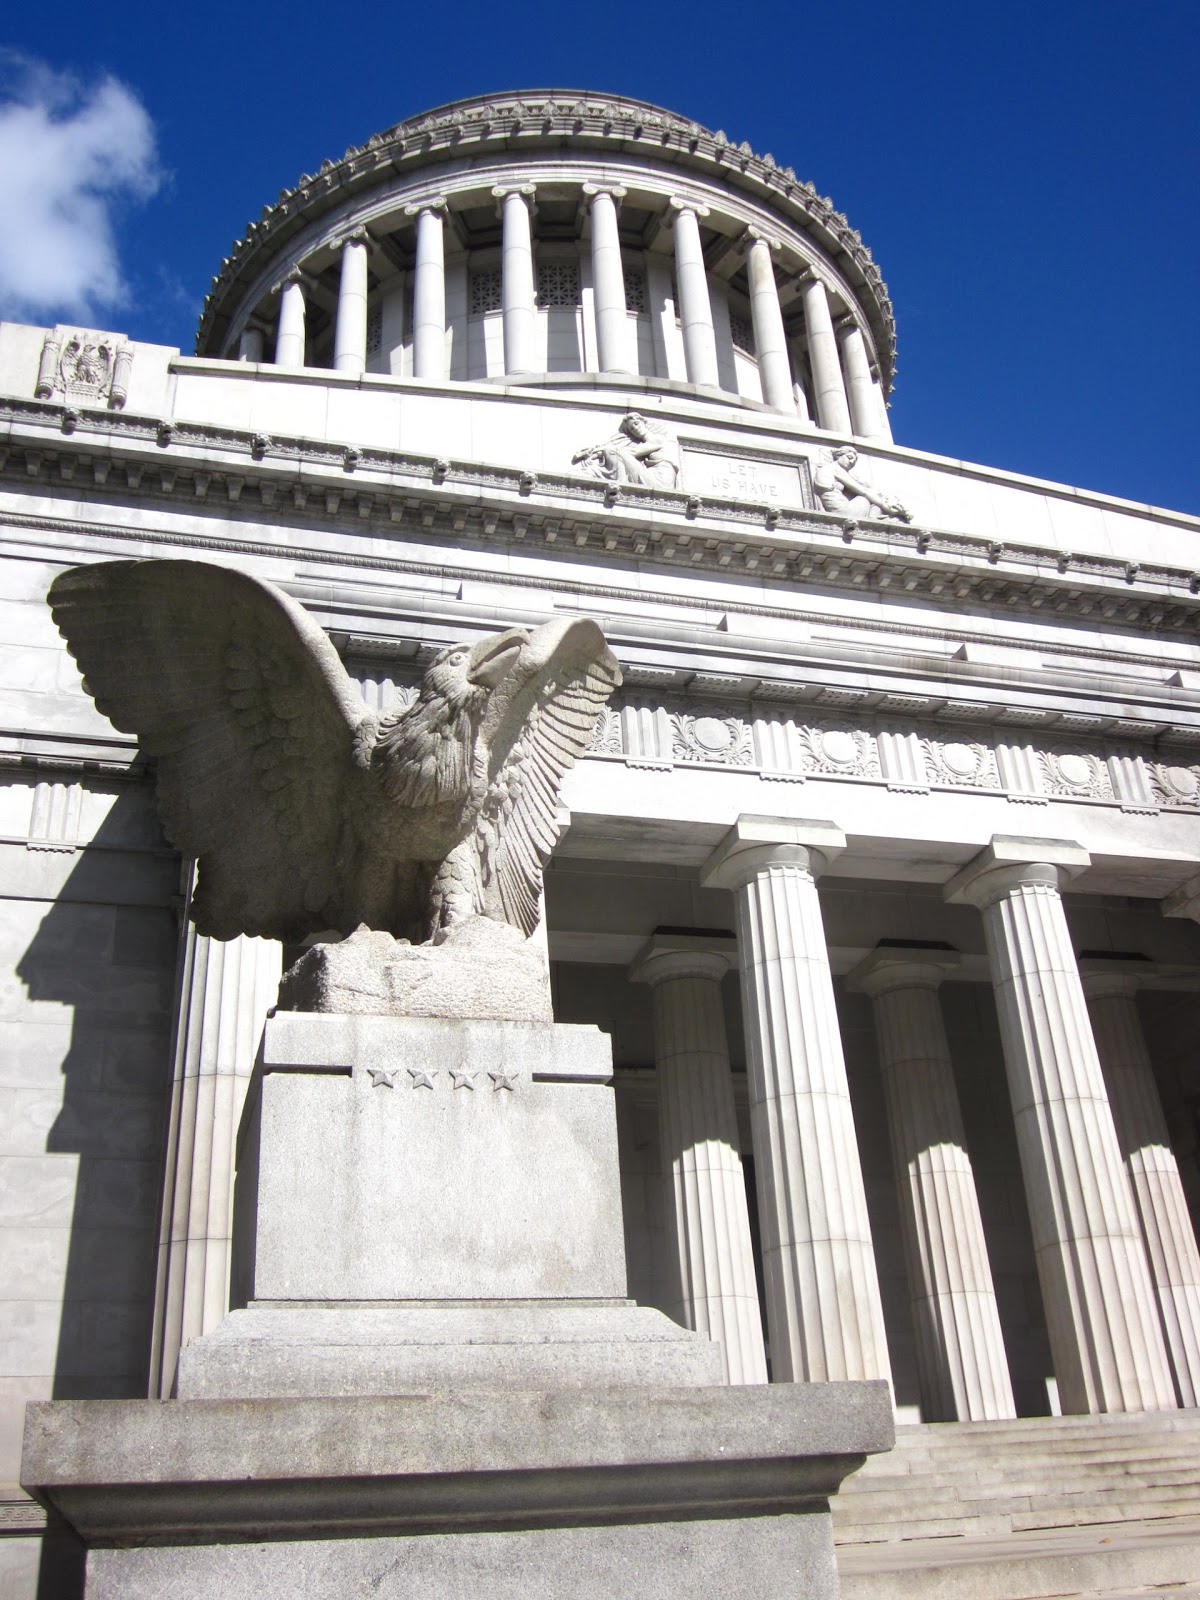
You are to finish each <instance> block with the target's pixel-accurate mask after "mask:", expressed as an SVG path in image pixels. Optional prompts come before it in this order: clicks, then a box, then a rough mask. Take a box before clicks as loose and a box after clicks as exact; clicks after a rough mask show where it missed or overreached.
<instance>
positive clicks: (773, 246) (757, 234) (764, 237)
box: [738, 227, 783, 256]
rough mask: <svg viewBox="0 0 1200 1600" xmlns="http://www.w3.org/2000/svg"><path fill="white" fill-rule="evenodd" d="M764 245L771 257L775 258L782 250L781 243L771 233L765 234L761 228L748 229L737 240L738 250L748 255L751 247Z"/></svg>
mask: <svg viewBox="0 0 1200 1600" xmlns="http://www.w3.org/2000/svg"><path fill="white" fill-rule="evenodd" d="M756 244H765V245H766V247H767V249H768V250H769V251H770V252H771V254H772V255H773V256H777V255H778V254H779V253H780V251H781V250H782V249H783V243H782V241H781V240H780V239H777V238H776V236H775V235H774V234H773V233H765V232H764V231H763V229H762V228H755V227H749V228H747V229H746V230H745V231H744V232H743V233H742V235H741V237H740V238H739V239H738V249H739V250H740V251H741V252H742V253H743V254H744V255H749V253H750V249H751V247H752V246H753V245H756Z"/></svg>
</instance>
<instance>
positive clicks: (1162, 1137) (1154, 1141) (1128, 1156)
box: [1083, 971, 1200, 1406]
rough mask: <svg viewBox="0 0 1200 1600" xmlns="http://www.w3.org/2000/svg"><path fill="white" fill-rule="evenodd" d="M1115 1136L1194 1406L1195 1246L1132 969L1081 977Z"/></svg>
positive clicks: (1181, 1395) (1199, 1312)
mask: <svg viewBox="0 0 1200 1600" xmlns="http://www.w3.org/2000/svg"><path fill="white" fill-rule="evenodd" d="M1083 987H1084V992H1085V993H1086V995H1087V1001H1088V1011H1089V1012H1090V1013H1091V1018H1092V1032H1093V1034H1094V1036H1095V1040H1096V1049H1097V1051H1098V1052H1099V1055H1100V1065H1101V1067H1102V1068H1103V1070H1104V1081H1105V1083H1106V1084H1107V1086H1108V1100H1109V1104H1110V1106H1111V1107H1112V1114H1113V1122H1114V1123H1115V1124H1116V1129H1117V1140H1118V1142H1119V1144H1120V1146H1121V1155H1122V1156H1123V1158H1124V1161H1125V1171H1126V1173H1127V1174H1128V1176H1129V1186H1130V1188H1131V1190H1132V1191H1133V1204H1134V1210H1135V1211H1136V1213H1137V1219H1138V1223H1139V1225H1140V1227H1141V1231H1142V1240H1143V1242H1144V1244H1145V1246H1146V1257H1147V1260H1148V1261H1149V1265H1150V1276H1151V1279H1152V1280H1153V1283H1154V1297H1155V1302H1156V1304H1157V1306H1158V1318H1159V1322H1160V1323H1161V1325H1162V1331H1163V1338H1164V1340H1165V1342H1166V1346H1167V1359H1168V1361H1169V1362H1170V1363H1171V1372H1172V1374H1173V1376H1174V1378H1175V1393H1176V1396H1177V1398H1178V1400H1179V1404H1180V1405H1181V1406H1196V1405H1200V1251H1198V1250H1197V1248H1196V1234H1195V1230H1194V1229H1193V1227H1192V1219H1191V1217H1190V1215H1189V1213H1188V1205H1187V1199H1186V1197H1185V1195H1184V1192H1183V1183H1182V1181H1181V1179H1180V1176H1179V1164H1178V1163H1177V1161H1176V1160H1175V1152H1174V1151H1173V1150H1172V1148H1171V1137H1170V1134H1169V1133H1168V1132H1167V1121H1166V1118H1165V1117H1164V1116H1163V1109H1162V1101H1161V1100H1160V1099H1159V1094H1158V1085H1157V1084H1156V1083H1155V1081H1154V1068H1153V1066H1152V1065H1151V1063H1150V1054H1149V1051H1148V1050H1147V1048H1146V1037H1145V1034H1144V1033H1143V1032H1142V1024H1141V1021H1140V1020H1139V1018H1138V1014H1137V1004H1136V1001H1135V999H1134V996H1135V995H1136V993H1137V987H1138V980H1137V978H1136V977H1135V976H1133V975H1132V974H1119V973H1104V972H1094V971H1093V972H1087V973H1085V974H1084V977H1083Z"/></svg>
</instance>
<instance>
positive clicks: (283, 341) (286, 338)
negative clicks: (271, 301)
mask: <svg viewBox="0 0 1200 1600" xmlns="http://www.w3.org/2000/svg"><path fill="white" fill-rule="evenodd" d="M304 311H305V305H304V282H303V279H302V278H301V276H300V274H299V273H298V272H293V273H292V274H291V275H290V276H289V277H287V278H285V279H284V282H283V287H282V289H281V290H280V293H279V330H278V332H277V333H276V335H275V365H276V366H277V367H302V366H303V365H304Z"/></svg>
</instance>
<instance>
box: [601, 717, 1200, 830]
mask: <svg viewBox="0 0 1200 1600" xmlns="http://www.w3.org/2000/svg"><path fill="white" fill-rule="evenodd" d="M666 698H667V699H669V701H670V702H671V703H663V702H662V701H659V702H658V703H655V702H654V699H653V697H651V698H649V699H639V701H638V702H637V703H636V704H626V705H625V706H624V707H622V708H619V709H616V710H614V709H613V708H611V707H606V708H605V710H604V712H603V713H602V714H601V716H600V717H598V718H597V721H596V727H595V730H594V732H593V735H592V742H591V745H590V746H589V754H592V755H602V756H620V757H624V759H625V760H626V761H627V762H628V763H629V764H630V765H632V766H638V767H660V768H662V769H664V770H669V769H670V768H671V767H672V766H675V765H681V766H686V765H693V764H696V765H705V766H710V767H732V768H739V769H741V770H743V771H746V770H749V771H754V772H758V773H759V774H760V775H761V776H762V777H763V778H767V779H771V780H773V781H788V782H792V783H803V782H805V780H806V779H807V778H816V777H819V778H845V779H850V780H853V781H856V782H860V783H861V782H867V783H880V784H886V785H887V787H888V788H889V789H892V790H900V791H907V792H917V793H920V792H924V791H926V790H927V789H929V788H934V789H962V790H977V791H990V792H992V793H1006V794H1007V795H1008V797H1009V799H1010V800H1016V801H1024V802H1027V803H1030V804H1037V805H1048V804H1050V803H1051V802H1054V801H1059V802H1070V801H1086V802H1089V803H1093V804H1095V803H1100V804H1103V805H1119V806H1121V808H1122V809H1123V810H1126V811H1153V810H1155V809H1157V807H1158V806H1159V805H1162V806H1173V807H1177V808H1180V809H1185V810H1192V811H1200V764H1197V765H1182V764H1170V763H1164V762H1154V763H1150V762H1145V761H1143V759H1142V758H1141V757H1140V756H1137V755H1133V754H1129V753H1121V754H1119V755H1114V754H1113V753H1112V752H1111V751H1110V750H1106V749H1104V748H1103V746H1101V745H1099V744H1098V745H1097V746H1096V747H1095V748H1093V747H1091V746H1089V745H1086V744H1082V743H1079V742H1076V741H1073V742H1071V743H1069V744H1068V743H1064V742H1061V741H1058V742H1051V741H1050V740H1049V739H1047V740H1045V741H1044V742H1039V743H1034V742H1032V741H1030V742H1023V741H1014V740H1012V739H1011V737H1010V738H1004V737H1000V738H997V739H996V740H994V741H990V740H988V739H986V738H976V739H966V738H960V739H955V738H952V737H950V738H947V737H944V736H942V735H943V732H951V731H952V730H940V729H938V728H937V727H936V726H931V725H930V724H929V723H925V724H923V725H922V724H920V723H916V722H913V723H900V722H898V721H897V720H896V719H895V718H894V717H887V718H884V719H882V720H879V719H878V718H877V717H871V716H870V715H869V714H864V716H863V718H862V720H861V721H859V720H858V719H855V718H853V717H852V716H846V717H843V718H839V719H838V720H836V721H835V720H833V719H825V718H820V719H818V718H816V717H813V716H811V714H810V715H809V716H805V715H804V714H803V713H801V714H800V715H799V716H797V715H796V713H795V712H794V711H793V712H791V713H790V714H789V712H788V711H785V710H784V709H783V708H777V709H774V710H772V709H771V708H768V707H763V708H762V709H761V710H760V709H759V707H758V705H757V703H755V704H754V707H753V709H751V708H750V707H749V706H746V707H745V709H744V710H732V709H731V708H730V707H729V705H728V704H726V705H723V706H722V705H718V704H716V703H714V704H712V705H711V707H710V706H708V705H706V704H705V697H704V696H703V695H700V696H697V697H696V699H695V700H694V701H689V700H687V699H686V698H685V697H678V698H677V697H675V696H668V697H666ZM1114 761H1115V762H1118V763H1119V765H1120V781H1119V782H1118V781H1117V779H1115V778H1114V775H1113V763H1114Z"/></svg>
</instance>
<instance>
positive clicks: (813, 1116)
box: [702, 816, 891, 1382]
mask: <svg viewBox="0 0 1200 1600" xmlns="http://www.w3.org/2000/svg"><path fill="white" fill-rule="evenodd" d="M844 845H845V836H844V835H843V834H842V833H841V831H840V830H839V829H837V828H835V827H834V826H833V824H832V823H828V822H794V821H788V820H784V819H777V818H772V817H750V816H743V817H740V818H739V819H738V821H737V822H736V823H735V824H734V826H733V827H732V828H731V829H730V831H729V833H728V834H727V835H726V836H725V839H724V840H723V841H722V843H721V844H720V845H719V846H718V847H717V849H716V851H715V852H714V853H713V855H712V856H711V857H710V858H709V861H708V864H707V866H706V867H705V868H704V873H703V880H702V881H703V883H704V885H705V887H706V888H722V889H731V890H732V891H733V894H734V902H735V906H736V911H737V932H738V946H739V950H740V953H741V963H742V1008H743V1011H744V1014H745V1025H746V1045H747V1058H748V1059H747V1065H748V1068H749V1076H750V1120H751V1131H752V1134H753V1139H754V1162H755V1173H756V1179H757V1184H758V1210H759V1224H760V1228H761V1234H762V1254H763V1276H764V1279H765V1282H766V1291H767V1327H768V1332H769V1334H770V1345H771V1366H772V1371H773V1375H774V1376H775V1377H776V1378H777V1379H782V1380H784V1381H792V1382H824V1381H827V1380H830V1379H837V1378H890V1375H891V1374H890V1369H889V1366H888V1355H887V1344H886V1340H885V1338H884V1331H883V1313H882V1309H881V1305H880V1297H879V1280H878V1276H877V1274H876V1270H875V1253H874V1249H873V1246H872V1243H871V1229H870V1224H869V1222H868V1220H867V1199H866V1191H865V1189H864V1186H863V1176H862V1167H861V1164H860V1162H859V1157H858V1143H857V1140H856V1138H855V1133H854V1118H853V1115H852V1113H851V1108H850V1092H849V1087H848V1084H847V1082H846V1063H845V1060H844V1058H843V1055H842V1040H841V1034H840V1033H839V1031H838V1019H837V1008H836V1006H835V1003H834V997H833V979H832V976H831V974H830V970H829V955H828V952H827V950H826V947H825V930H824V928H823V926H822V923H821V906H820V902H819V900H818V899H817V886H816V879H817V876H818V875H819V873H820V872H821V871H822V870H823V869H824V867H825V865H826V863H827V862H828V861H829V859H830V858H831V857H832V856H835V855H837V854H838V853H839V852H840V851H841V850H842V848H843V847H844Z"/></svg>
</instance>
